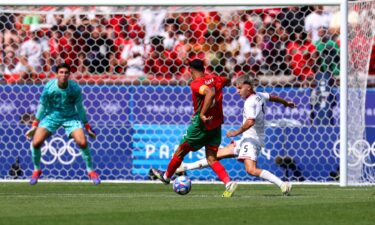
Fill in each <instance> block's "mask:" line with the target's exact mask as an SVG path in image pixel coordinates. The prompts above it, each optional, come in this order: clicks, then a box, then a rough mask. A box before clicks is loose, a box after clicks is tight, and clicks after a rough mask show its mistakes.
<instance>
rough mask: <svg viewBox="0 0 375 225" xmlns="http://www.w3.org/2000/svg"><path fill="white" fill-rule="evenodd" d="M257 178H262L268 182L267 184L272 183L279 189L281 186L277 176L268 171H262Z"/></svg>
mask: <svg viewBox="0 0 375 225" xmlns="http://www.w3.org/2000/svg"><path fill="white" fill-rule="evenodd" d="M259 177H261V178H263V179H265V180H268V181H269V182H271V183H274V184H276V185H277V186H279V187H281V185H282V184H283V181H282V180H280V178H278V177H277V176H275V175H273V174H272V173H270V172H269V171H268V170H262V173H260V176H259Z"/></svg>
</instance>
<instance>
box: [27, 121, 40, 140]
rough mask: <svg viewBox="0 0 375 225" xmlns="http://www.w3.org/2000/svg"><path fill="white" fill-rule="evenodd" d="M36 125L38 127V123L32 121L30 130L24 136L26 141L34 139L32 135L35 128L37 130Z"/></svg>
mask: <svg viewBox="0 0 375 225" xmlns="http://www.w3.org/2000/svg"><path fill="white" fill-rule="evenodd" d="M38 125H39V121H37V120H34V121H33V123H32V126H31V128H30V129H29V130H28V131H27V132H26V134H25V135H26V138H27V139H28V140H31V139H32V138H33V137H34V134H35V131H36V128H38Z"/></svg>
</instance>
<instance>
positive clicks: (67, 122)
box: [39, 116, 83, 137]
mask: <svg viewBox="0 0 375 225" xmlns="http://www.w3.org/2000/svg"><path fill="white" fill-rule="evenodd" d="M60 126H63V127H64V129H65V133H66V135H68V137H70V134H71V133H72V132H73V131H75V130H76V129H79V128H81V129H82V128H83V125H82V122H81V121H80V120H78V119H74V118H69V119H64V120H62V119H54V118H52V117H50V116H46V117H45V118H43V119H42V121H40V123H39V127H43V128H46V129H47V130H48V131H49V132H50V133H51V134H53V133H55V131H56V130H57V129H58V128H59V127H60Z"/></svg>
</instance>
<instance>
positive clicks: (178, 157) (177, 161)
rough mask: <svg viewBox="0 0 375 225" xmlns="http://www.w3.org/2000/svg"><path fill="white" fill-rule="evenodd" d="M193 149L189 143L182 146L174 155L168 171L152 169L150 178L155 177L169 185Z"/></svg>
mask: <svg viewBox="0 0 375 225" xmlns="http://www.w3.org/2000/svg"><path fill="white" fill-rule="evenodd" d="M192 149H193V148H192V147H190V145H189V144H188V143H187V141H185V142H183V143H182V144H180V145H179V146H178V148H177V150H176V152H175V153H174V154H173V157H172V159H171V161H169V164H168V167H167V170H166V171H165V172H163V171H160V170H157V169H154V168H151V169H150V172H149V176H150V177H151V178H152V177H155V178H157V179H159V180H160V181H162V182H163V183H164V184H169V183H170V181H171V177H172V176H173V174H174V173H175V172H176V169H177V168H178V167H179V166H180V165H181V163H182V160H183V159H184V157H185V155H186V154H187V153H189V151H191V150H192Z"/></svg>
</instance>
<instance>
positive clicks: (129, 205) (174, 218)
mask: <svg viewBox="0 0 375 225" xmlns="http://www.w3.org/2000/svg"><path fill="white" fill-rule="evenodd" d="M223 188H224V187H223V185H217V184H216V185H215V184H194V183H193V188H192V191H191V192H190V193H189V194H188V195H186V196H179V195H177V194H175V193H174V192H173V190H172V186H165V185H163V184H156V183H149V184H140V183H136V184H128V183H127V184H114V183H103V184H101V185H100V186H93V185H92V184H90V183H39V184H38V185H36V186H30V185H28V184H27V183H26V182H25V183H0V224H1V225H8V224H17V225H28V224H35V225H44V224H45V225H59V224H64V225H75V224H77V225H78V224H79V225H85V224H87V225H96V224H103V225H116V224H135V225H143V224H144V225H159V224H160V225H168V224H176V225H185V224H186V225H199V224H202V225H241V224H253V225H263V224H264V225H273V224H274V225H283V224H285V225H286V224H287V225H309V224H317V225H325V224H327V225H339V224H348V225H362V224H371V225H374V224H375V187H347V188H341V187H338V186H329V185H326V186H323V185H322V186H304V185H295V186H294V189H293V192H292V196H289V197H283V196H281V195H280V192H279V190H278V189H277V188H276V187H275V186H273V185H259V184H258V185H256V184H251V185H241V184H240V185H239V187H238V189H237V192H236V194H235V196H234V197H233V198H230V199H223V198H221V194H222V192H223Z"/></svg>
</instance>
